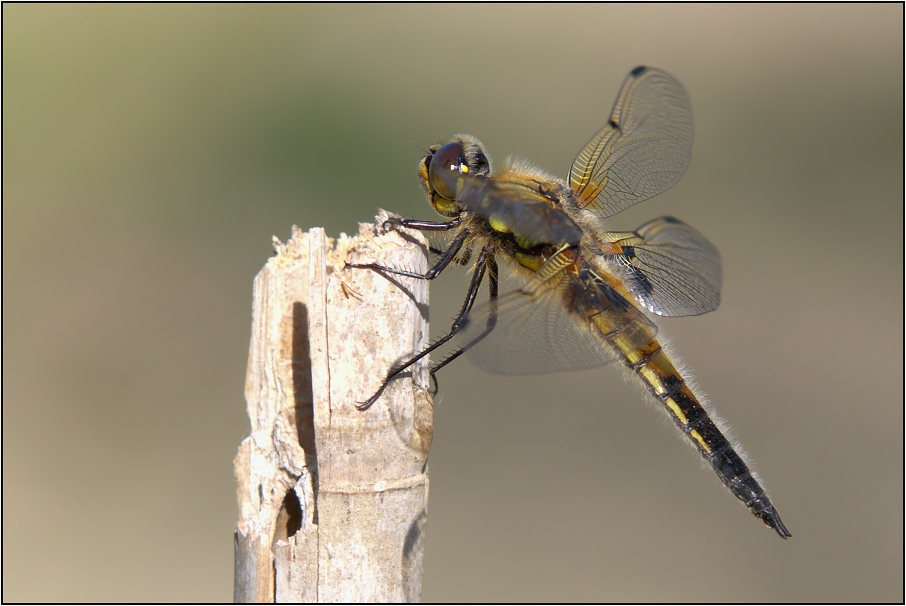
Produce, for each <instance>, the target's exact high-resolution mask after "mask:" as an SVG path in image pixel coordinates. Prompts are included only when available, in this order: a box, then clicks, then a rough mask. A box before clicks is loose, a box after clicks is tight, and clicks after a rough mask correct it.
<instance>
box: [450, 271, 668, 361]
mask: <svg viewBox="0 0 906 606" xmlns="http://www.w3.org/2000/svg"><path fill="white" fill-rule="evenodd" d="M572 279H573V278H570V280H572ZM568 281H569V280H564V281H563V285H561V286H558V287H555V288H551V289H548V290H546V291H545V292H543V293H541V294H538V295H536V296H535V297H533V296H532V295H530V294H527V293H526V292H525V291H524V290H517V291H514V292H510V293H508V294H506V295H503V296H501V297H499V298H498V299H497V300H496V301H495V300H491V301H489V302H488V303H485V304H484V305H481V306H479V307H476V308H475V309H473V310H472V312H471V313H470V314H469V316H468V318H467V321H466V324H465V326H464V327H463V328H462V329H461V330H460V333H459V335H458V337H459V344H460V346H461V347H462V349H464V350H465V351H466V355H467V356H468V358H469V359H470V360H471V361H472V363H473V364H475V366H477V367H478V368H481V369H482V370H485V371H487V372H492V373H496V374H511V375H518V374H539V373H548V372H558V371H565V370H581V369H585V368H594V367H597V366H601V365H603V364H607V363H609V362H612V361H614V360H616V359H618V355H617V354H616V352H615V351H614V350H613V348H612V347H611V346H610V344H609V343H608V341H607V339H606V338H603V337H602V336H601V333H600V331H598V330H597V329H596V327H595V326H594V325H593V324H592V323H590V322H589V321H587V320H584V319H583V317H582V316H581V315H579V313H577V312H576V311H575V310H573V309H571V308H570V304H569V302H568V298H567V297H565V294H566V291H567V288H566V284H567V282H568ZM573 284H575V283H573ZM621 303H622V305H621V306H617V305H607V306H602V307H603V308H602V309H601V310H599V311H600V313H603V314H608V321H609V322H610V323H612V324H613V325H615V326H617V327H618V330H619V331H620V333H621V334H626V335H644V336H641V337H639V340H640V342H639V343H638V344H636V345H637V346H639V347H641V346H642V345H645V344H646V343H641V341H643V340H644V341H646V342H647V341H648V340H650V338H651V337H652V336H653V334H654V333H655V332H656V331H657V328H656V327H655V326H654V324H652V323H651V322H650V321H649V320H648V319H647V318H646V317H645V316H644V314H642V312H640V311H639V310H638V309H636V308H635V307H633V305H632V304H630V303H628V302H626V301H625V299H623V300H622V301H621ZM636 327H638V328H641V330H624V329H625V328H636Z"/></svg>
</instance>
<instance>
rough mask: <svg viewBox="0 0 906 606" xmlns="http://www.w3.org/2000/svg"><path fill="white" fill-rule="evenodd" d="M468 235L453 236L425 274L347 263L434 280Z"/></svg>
mask: <svg viewBox="0 0 906 606" xmlns="http://www.w3.org/2000/svg"><path fill="white" fill-rule="evenodd" d="M423 223H426V221H423ZM468 235H469V232H467V231H465V230H464V231H461V232H459V233H458V234H456V237H455V238H453V241H452V242H450V246H449V247H447V250H446V252H444V254H443V256H441V258H440V259H438V261H437V263H435V264H434V266H433V267H432V268H431V269H429V270H428V271H426V272H425V273H423V274H420V273H418V272H414V271H404V270H402V269H395V268H393V267H387V266H385V265H380V264H378V263H347V264H346V267H351V268H353V269H373V270H375V271H381V272H385V273H388V274H396V275H398V276H406V277H409V278H417V279H420V280H433V279H434V278H436V277H437V276H438V275H440V272H442V271H443V270H445V269H446V268H447V266H449V265H450V261H452V260H453V259H455V258H456V255H457V253H459V251H460V250H461V249H462V245H463V242H465V240H466V237H467V236H468Z"/></svg>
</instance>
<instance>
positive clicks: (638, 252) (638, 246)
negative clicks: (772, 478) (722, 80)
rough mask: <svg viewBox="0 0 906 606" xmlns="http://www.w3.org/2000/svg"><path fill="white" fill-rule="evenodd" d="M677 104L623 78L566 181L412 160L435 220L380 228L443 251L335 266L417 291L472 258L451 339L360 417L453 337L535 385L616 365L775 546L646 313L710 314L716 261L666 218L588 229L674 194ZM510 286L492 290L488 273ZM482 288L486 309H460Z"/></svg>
mask: <svg viewBox="0 0 906 606" xmlns="http://www.w3.org/2000/svg"><path fill="white" fill-rule="evenodd" d="M692 139H693V120H692V106H691V101H690V98H689V94H688V93H687V91H686V89H685V87H684V86H683V84H682V83H681V82H680V81H679V80H678V79H677V78H675V77H674V76H673V75H671V74H670V73H668V72H666V71H664V70H661V69H659V68H655V67H649V66H639V67H636V68H635V69H633V70H632V71H630V72H629V74H628V76H627V77H626V79H625V81H624V82H623V86H622V88H621V89H620V92H619V94H618V95H617V99H616V102H615V104H614V106H613V110H612V111H611V113H610V116H609V119H608V120H607V123H606V124H605V125H604V127H603V128H602V129H601V130H600V131H598V133H597V134H595V136H594V137H592V139H591V140H590V141H589V142H588V144H587V145H586V146H585V147H584V148H583V149H582V150H581V151H580V152H579V154H578V156H576V159H575V160H574V161H573V163H572V166H571V168H570V170H569V175H568V178H567V179H566V180H564V179H560V178H558V177H555V176H553V175H550V174H548V173H546V172H544V171H542V170H541V169H539V168H537V167H536V166H534V165H532V164H531V163H528V162H526V161H523V160H519V159H509V160H507V162H506V163H505V164H504V166H503V167H502V168H500V169H499V170H494V169H493V168H492V163H491V160H490V157H489V156H488V155H487V153H486V152H485V150H484V147H483V146H482V144H481V143H480V142H479V141H478V140H477V139H476V138H474V137H472V136H469V135H456V136H454V137H453V138H452V139H451V140H450V141H449V142H447V143H445V144H439V145H434V146H432V147H430V148H429V149H428V150H427V153H426V154H425V156H424V158H422V159H421V161H420V162H419V164H418V175H419V182H420V184H421V186H422V189H423V190H424V193H425V195H426V196H427V198H428V201H429V203H430V204H431V206H432V207H433V208H434V210H435V211H437V213H438V214H440V215H441V216H442V217H443V218H445V219H446V220H444V221H422V220H416V219H403V218H394V219H391V220H389V221H387V222H386V223H385V225H384V227H385V228H386V229H398V228H409V229H415V230H420V231H424V232H450V233H451V234H452V237H451V239H450V240H449V244H448V245H447V247H446V250H442V249H434V252H436V253H438V254H439V255H440V256H439V258H438V260H437V261H436V262H435V263H434V264H433V265H432V266H431V267H430V268H429V269H428V270H427V271H426V272H425V273H417V272H411V271H406V270H402V269H398V268H392V267H386V266H382V265H379V264H373V263H372V264H369V263H362V264H348V266H349V267H352V268H360V269H361V268H369V269H372V270H377V271H380V272H387V273H391V274H397V275H402V276H408V277H412V278H417V279H424V280H432V279H434V278H436V277H437V276H438V275H440V274H441V273H442V272H443V271H444V270H445V269H446V268H448V267H450V266H451V265H467V264H468V263H469V262H470V261H471V260H472V259H473V258H474V264H473V270H472V276H471V282H470V286H469V290H468V293H467V295H466V299H465V302H464V303H463V306H462V309H461V311H460V313H459V314H458V316H457V317H456V319H455V320H454V322H453V325H452V327H451V329H450V331H449V332H448V333H447V334H446V335H445V336H443V337H441V338H440V339H438V340H437V341H435V342H434V343H433V344H431V345H430V346H428V347H427V348H425V349H424V350H423V351H421V352H419V353H418V354H416V355H414V356H412V357H411V358H410V359H408V360H405V361H404V362H402V363H400V364H398V365H396V366H394V367H393V368H391V369H390V371H389V373H388V375H387V377H386V378H385V380H384V382H383V383H382V385H381V387H380V389H379V390H378V391H377V392H376V393H375V394H374V395H373V396H372V397H371V398H369V399H368V400H366V401H365V402H362V403H359V404H358V405H357V408H359V409H360V410H365V409H367V408H369V407H370V406H371V405H373V404H374V403H375V402H376V401H377V400H378V398H379V397H380V395H381V393H382V391H383V390H384V388H385V387H386V386H387V384H388V383H389V382H390V381H391V380H393V379H394V378H396V377H397V376H398V375H399V374H400V373H401V372H403V371H404V370H406V369H407V368H409V367H410V366H412V364H414V363H415V362H416V361H418V360H420V359H422V358H424V357H425V356H427V355H428V354H430V353H431V352H432V351H434V350H436V349H437V348H438V347H440V346H442V345H444V344H445V343H447V342H448V341H450V340H451V339H453V338H454V337H455V338H456V339H457V343H458V345H459V346H458V348H456V350H455V351H454V352H453V353H452V354H451V355H450V356H448V357H447V358H446V359H444V360H443V361H442V362H440V363H438V364H436V365H435V366H433V367H432V368H431V376H432V378H433V379H434V381H435V385H437V383H436V373H437V371H438V370H440V369H441V368H442V367H443V366H446V365H447V364H449V363H450V362H451V361H453V360H454V359H456V358H457V357H459V356H460V355H462V354H463V353H465V354H466V356H467V357H468V358H469V359H470V360H471V361H472V362H473V363H474V364H475V365H476V366H478V367H479V368H481V369H483V370H486V371H489V372H492V373H499V374H537V373H546V372H556V371H565V370H576V369H585V368H593V367H597V366H601V365H604V364H608V363H612V362H617V363H622V364H623V365H624V366H626V367H627V368H628V369H629V370H630V371H631V373H632V374H633V376H634V377H636V378H637V379H638V382H640V383H641V384H642V385H643V386H644V387H645V388H646V389H647V391H648V393H649V394H650V395H651V397H652V398H653V399H654V401H655V402H656V403H657V404H659V405H660V407H661V408H662V409H663V410H664V411H665V412H666V413H667V414H668V415H669V416H670V418H671V419H672V420H673V422H674V423H675V424H676V426H677V427H678V428H679V430H680V431H681V432H682V433H683V435H684V436H685V437H686V439H687V441H688V442H689V443H691V444H692V446H694V447H695V448H696V449H697V450H698V452H699V453H700V454H701V456H702V457H704V459H705V460H706V461H707V462H708V464H709V465H710V466H711V468H712V469H713V470H714V472H715V473H716V474H717V476H718V478H720V480H721V482H723V484H724V485H726V487H727V488H728V489H729V490H730V491H731V492H732V493H733V494H734V495H735V496H736V497H737V498H738V499H739V500H740V501H742V502H743V503H744V504H745V505H746V507H748V508H749V510H750V511H751V513H752V514H753V515H755V517H757V518H759V519H760V520H761V521H762V522H764V524H765V525H766V526H768V527H769V528H773V529H774V530H775V531H776V532H777V534H778V535H779V536H781V537H783V538H784V539H786V538H788V537H790V536H792V535H791V534H790V532H789V531H788V530H787V528H786V527H785V526H784V524H783V522H782V521H781V519H780V516H779V515H778V513H777V510H776V509H775V507H774V505H773V504H772V502H771V500H770V498H769V497H768V495H767V493H766V492H765V490H764V488H763V487H762V485H761V483H760V481H759V480H758V478H757V477H756V476H755V474H754V473H753V472H752V470H751V468H750V466H749V463H747V462H746V460H745V459H744V458H743V456H741V455H740V454H739V450H740V449H739V448H738V447H737V446H735V445H734V444H733V443H732V442H731V441H730V439H729V438H728V437H727V434H726V431H725V430H724V429H723V427H722V424H721V423H720V421H718V420H716V417H715V416H713V415H712V414H711V413H709V407H708V405H707V404H706V403H705V401H704V400H703V398H702V397H701V396H700V395H699V394H698V393H696V390H695V389H693V387H692V386H691V385H690V384H689V382H688V381H687V380H686V379H685V378H684V377H683V374H682V373H681V372H680V371H679V370H678V369H677V367H676V365H675V364H674V362H673V361H672V356H671V354H670V353H669V351H668V349H667V347H666V346H665V344H664V343H662V342H661V341H659V340H658V338H657V334H658V326H657V324H656V323H655V319H656V318H657V317H658V316H664V317H670V316H695V315H699V314H704V313H707V312H710V311H713V310H714V309H716V308H717V306H718V305H719V303H720V287H721V280H722V269H721V259H720V253H719V252H718V251H717V249H716V248H715V247H714V246H713V245H712V244H711V243H710V242H709V241H708V240H707V239H706V238H705V237H704V236H703V235H702V234H700V233H699V232H698V231H696V230H695V229H693V228H692V227H690V226H689V225H687V224H685V223H683V222H682V221H680V220H679V219H676V218H673V217H661V218H658V219H654V220H652V221H649V222H647V223H645V224H644V225H642V226H641V227H639V228H638V229H636V230H635V231H606V230H605V229H604V227H603V225H602V220H603V219H606V218H607V217H610V216H612V215H615V214H617V213H619V212H620V211H622V210H624V209H626V208H628V207H630V206H632V205H633V204H637V203H639V202H642V201H644V200H647V199H649V198H652V197H654V196H656V195H658V194H660V193H662V192H664V191H666V190H667V189H669V188H670V187H672V186H673V185H674V184H675V183H677V182H678V181H679V180H680V178H681V177H682V176H683V174H684V173H685V171H686V168H687V167H688V165H689V161H690V159H691V155H692ZM498 260H499V261H500V262H501V264H505V267H506V269H507V271H508V272H509V274H512V275H513V276H515V277H516V279H517V280H518V281H519V284H520V285H521V286H520V287H519V288H518V289H516V290H514V291H512V292H510V293H508V294H504V295H499V294H498V289H499V276H500V266H499V265H498ZM485 278H487V282H488V292H489V299H488V301H487V303H484V304H481V305H477V306H476V305H475V302H476V298H477V295H478V292H479V288H480V287H481V285H482V283H483V282H484V280H485Z"/></svg>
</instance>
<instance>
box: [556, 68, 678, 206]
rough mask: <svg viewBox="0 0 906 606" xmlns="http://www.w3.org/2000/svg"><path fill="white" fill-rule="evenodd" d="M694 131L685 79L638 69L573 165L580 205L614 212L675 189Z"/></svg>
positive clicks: (572, 176) (571, 173) (571, 176)
mask: <svg viewBox="0 0 906 606" xmlns="http://www.w3.org/2000/svg"><path fill="white" fill-rule="evenodd" d="M693 130H694V129H693V122H692V103H691V101H690V100H689V94H688V93H687V92H686V89H685V88H684V87H683V85H682V83H681V82H680V81H679V80H677V79H676V78H675V77H673V76H672V75H670V74H668V73H667V72H665V71H663V70H660V69H657V68H654V67H645V66H641V67H637V68H635V69H634V70H632V71H631V72H630V73H629V75H628V76H627V77H626V81H625V82H624V83H623V87H622V88H621V89H620V94H619V95H617V100H616V103H615V104H614V107H613V111H612V112H611V115H610V120H609V121H608V123H607V124H606V125H605V126H604V128H602V129H601V130H600V132H598V134H596V135H595V136H594V137H593V138H592V140H591V141H589V142H588V145H586V146H585V148H584V149H583V150H582V151H581V152H580V153H579V155H578V156H577V157H576V159H575V161H573V165H572V167H571V168H570V170H569V181H570V186H571V187H572V189H573V191H574V192H576V195H577V197H578V199H579V203H580V205H581V206H582V207H584V208H587V209H588V210H589V211H591V212H592V213H594V214H595V215H597V216H599V217H609V216H611V215H614V214H616V213H618V212H620V211H621V210H623V209H625V208H628V207H630V206H632V205H633V204H636V203H638V202H641V201H643V200H647V199H648V198H652V197H654V196H656V195H658V194H659V193H661V192H663V191H666V190H668V189H670V188H671V187H672V186H673V185H674V184H675V183H676V182H677V181H679V180H680V178H681V177H682V176H683V173H685V172H686V167H688V166H689V160H690V158H691V157H692V135H693Z"/></svg>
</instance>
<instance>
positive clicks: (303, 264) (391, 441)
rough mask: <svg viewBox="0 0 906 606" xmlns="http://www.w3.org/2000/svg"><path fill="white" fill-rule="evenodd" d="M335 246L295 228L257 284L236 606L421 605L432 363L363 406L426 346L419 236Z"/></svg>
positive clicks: (239, 462) (371, 233)
mask: <svg viewBox="0 0 906 606" xmlns="http://www.w3.org/2000/svg"><path fill="white" fill-rule="evenodd" d="M387 217H388V215H387V214H386V213H385V212H384V211H381V212H380V213H379V214H378V217H377V222H376V225H368V224H362V225H360V230H359V235H358V236H356V237H353V238H349V237H346V236H345V235H341V236H340V238H339V239H337V240H336V241H334V240H333V239H327V238H325V236H324V230H323V229H320V228H314V229H312V230H311V231H309V232H307V233H302V232H301V231H300V230H299V229H298V228H296V227H295V226H294V227H293V232H292V237H291V238H290V240H288V241H287V242H286V243H285V244H281V243H280V242H279V241H278V240H276V238H275V242H274V248H275V250H276V255H275V256H274V257H273V258H271V259H270V260H269V261H268V262H267V264H266V265H265V266H264V268H263V269H262V270H261V271H260V272H259V274H258V275H257V276H256V278H255V283H254V296H253V299H254V300H253V313H252V315H253V320H252V338H251V346H250V352H249V366H248V374H247V378H246V402H247V408H248V414H249V419H250V420H251V434H250V435H249V437H248V438H246V439H245V440H243V442H242V444H241V445H240V447H239V453H238V454H237V455H236V458H235V460H234V465H235V470H236V477H237V479H238V499H239V522H238V523H237V526H236V534H235V566H236V568H235V580H234V599H235V601H237V602H274V601H276V602H363V601H368V602H404V601H418V598H419V594H420V591H421V574H422V554H423V544H424V531H425V522H426V519H427V502H428V470H427V457H428V450H429V448H430V446H431V437H432V419H433V402H432V400H431V397H430V396H429V395H428V393H427V390H426V389H425V388H426V386H427V380H428V373H427V360H423V361H421V362H420V363H419V364H417V365H416V366H415V367H414V370H413V372H412V373H411V375H409V374H404V375H403V377H402V378H401V379H399V380H395V381H393V382H391V383H390V384H389V385H388V386H387V389H386V390H385V391H384V393H383V395H382V397H381V398H380V399H379V400H378V401H377V402H376V403H375V405H374V406H372V407H371V408H370V409H368V410H367V411H365V412H359V411H358V410H356V408H355V404H356V403H357V402H361V401H363V400H365V399H366V398H367V397H368V396H370V395H371V394H372V393H374V391H375V390H377V388H378V387H379V386H380V384H381V381H382V380H383V377H384V376H386V373H387V371H388V369H389V368H390V367H391V366H392V365H393V364H394V363H397V362H399V361H400V360H401V359H404V358H406V357H407V356H410V355H412V354H413V353H414V352H417V351H420V350H421V349H423V348H424V347H425V346H426V345H427V341H428V323H427V300H428V289H427V284H426V283H425V281H424V280H415V279H410V278H399V277H397V276H390V277H389V278H388V277H387V276H382V275H379V274H378V273H376V272H374V271H371V270H361V269H345V270H344V261H354V262H357V263H380V264H382V265H388V266H392V267H399V268H405V269H408V270H413V271H419V272H424V271H425V269H426V252H427V247H426V243H425V241H424V239H423V238H422V237H421V235H419V234H417V233H415V232H409V231H405V230H404V231H401V232H395V231H394V232H388V233H384V231H383V230H382V228H381V227H380V226H381V225H383V223H384V221H385V220H386V219H387Z"/></svg>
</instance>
